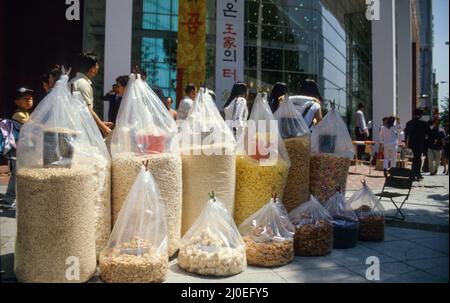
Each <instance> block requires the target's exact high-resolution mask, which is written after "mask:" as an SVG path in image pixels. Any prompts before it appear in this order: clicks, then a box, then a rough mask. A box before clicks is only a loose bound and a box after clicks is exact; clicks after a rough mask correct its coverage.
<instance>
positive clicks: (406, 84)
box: [395, 0, 413, 127]
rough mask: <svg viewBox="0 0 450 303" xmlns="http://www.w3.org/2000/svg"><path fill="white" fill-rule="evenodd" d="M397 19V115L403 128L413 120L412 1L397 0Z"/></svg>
mask: <svg viewBox="0 0 450 303" xmlns="http://www.w3.org/2000/svg"><path fill="white" fill-rule="evenodd" d="M395 4H396V8H395V9H396V17H397V22H396V24H397V53H398V58H397V74H398V84H397V90H398V91H397V95H398V104H397V115H398V116H399V117H400V121H401V123H402V126H403V127H404V126H405V124H406V122H408V121H409V120H411V118H412V102H413V100H412V77H413V75H412V30H411V28H412V9H411V0H396V1H395Z"/></svg>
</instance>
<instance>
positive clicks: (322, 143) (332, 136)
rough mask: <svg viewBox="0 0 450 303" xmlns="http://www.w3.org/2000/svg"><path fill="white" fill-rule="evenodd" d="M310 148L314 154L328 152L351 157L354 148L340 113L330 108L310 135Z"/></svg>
mask: <svg viewBox="0 0 450 303" xmlns="http://www.w3.org/2000/svg"><path fill="white" fill-rule="evenodd" d="M311 150H312V153H315V154H322V153H325V154H330V155H333V156H336V157H344V158H349V159H353V156H354V153H355V152H354V148H353V144H352V138H351V137H350V134H349V132H348V128H347V125H346V124H345V122H344V120H342V117H341V115H340V113H339V112H338V111H337V110H336V109H334V108H331V110H330V111H329V112H328V113H327V114H326V115H325V117H324V118H323V120H322V121H320V122H319V123H318V124H317V125H316V126H315V128H314V130H313V132H312V135H311Z"/></svg>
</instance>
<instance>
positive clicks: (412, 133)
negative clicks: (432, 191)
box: [405, 109, 430, 181]
mask: <svg viewBox="0 0 450 303" xmlns="http://www.w3.org/2000/svg"><path fill="white" fill-rule="evenodd" d="M422 115H423V112H422V110H421V109H416V110H414V116H413V119H412V120H410V121H408V123H406V128H405V137H406V142H407V146H408V148H410V149H411V150H412V152H413V163H412V174H413V178H414V180H415V181H420V180H421V179H423V176H422V174H421V172H420V170H421V167H422V156H423V155H424V154H425V153H426V139H427V136H428V134H429V133H430V128H429V127H428V124H427V122H425V121H422V120H421V118H422Z"/></svg>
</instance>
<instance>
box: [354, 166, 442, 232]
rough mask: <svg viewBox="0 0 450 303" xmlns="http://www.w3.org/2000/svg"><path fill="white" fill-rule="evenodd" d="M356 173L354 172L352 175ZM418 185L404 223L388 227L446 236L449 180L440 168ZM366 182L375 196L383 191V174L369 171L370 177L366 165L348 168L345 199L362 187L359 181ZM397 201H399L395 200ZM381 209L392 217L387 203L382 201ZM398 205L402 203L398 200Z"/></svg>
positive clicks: (393, 211) (387, 201)
mask: <svg viewBox="0 0 450 303" xmlns="http://www.w3.org/2000/svg"><path fill="white" fill-rule="evenodd" d="M355 170H356V172H355ZM423 175H424V177H425V178H424V179H423V180H422V181H421V182H414V183H413V187H412V190H411V194H410V197H409V199H408V200H407V201H406V203H405V205H404V206H403V208H402V212H403V213H404V214H405V216H406V219H405V221H404V222H398V221H392V222H388V225H390V226H397V227H405V228H416V229H421V230H428V231H437V232H446V233H448V227H449V179H448V176H446V175H444V174H442V167H441V168H439V174H438V175H436V176H430V175H429V174H423ZM362 180H366V182H367V185H368V186H369V187H370V188H371V189H372V191H373V192H374V193H375V194H377V193H380V192H381V191H382V189H383V184H384V177H383V172H381V171H375V170H373V169H372V171H371V174H370V175H369V167H368V166H365V165H361V166H358V168H357V169H355V167H354V166H352V167H350V174H349V178H348V181H347V192H346V198H347V199H348V198H350V197H351V195H352V194H354V193H355V191H357V190H359V189H360V188H361V187H362V185H361V181H362ZM394 200H395V201H397V200H398V199H394ZM381 201H382V205H383V207H384V208H385V209H386V212H387V214H388V215H394V214H395V212H396V209H395V206H394V205H393V204H392V202H391V201H390V200H389V199H382V200H381ZM400 201H401V199H400Z"/></svg>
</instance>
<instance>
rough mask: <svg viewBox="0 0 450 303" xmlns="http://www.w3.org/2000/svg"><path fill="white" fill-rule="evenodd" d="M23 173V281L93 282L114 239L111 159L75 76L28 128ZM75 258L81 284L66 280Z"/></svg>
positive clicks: (19, 258)
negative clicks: (73, 85)
mask: <svg viewBox="0 0 450 303" xmlns="http://www.w3.org/2000/svg"><path fill="white" fill-rule="evenodd" d="M17 165H18V171H17V238H16V251H15V253H16V257H15V272H16V275H17V278H18V279H19V281H23V282H83V281H87V280H88V279H89V278H90V277H91V276H92V275H93V274H94V273H95V270H96V250H97V251H99V250H100V249H102V248H103V247H104V246H105V245H106V242H107V238H108V237H109V233H110V231H111V229H110V222H111V221H110V199H109V192H110V183H109V180H110V159H109V154H108V151H107V149H106V146H105V144H104V142H103V140H102V136H101V134H100V131H99V130H98V127H97V126H96V124H95V122H94V120H93V118H92V116H91V115H90V113H89V111H88V109H87V107H86V105H85V103H84V102H83V101H82V100H81V98H80V95H78V94H77V93H74V94H71V93H70V90H69V87H68V76H67V75H63V76H61V78H60V79H59V80H58V81H57V82H56V85H55V87H54V89H53V90H52V91H51V92H50V93H49V94H48V95H47V96H46V97H45V98H44V100H42V101H41V102H40V103H39V105H38V106H37V107H36V109H35V110H34V112H33V113H32V115H31V116H30V120H29V122H27V123H26V124H25V125H24V126H23V127H22V129H21V133H20V139H19V144H18V149H17ZM55 230H57V231H58V233H56V234H55ZM96 246H97V247H96ZM70 257H77V258H78V260H79V264H80V276H79V279H74V280H68V278H67V276H66V269H67V264H66V260H68V258H70Z"/></svg>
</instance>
